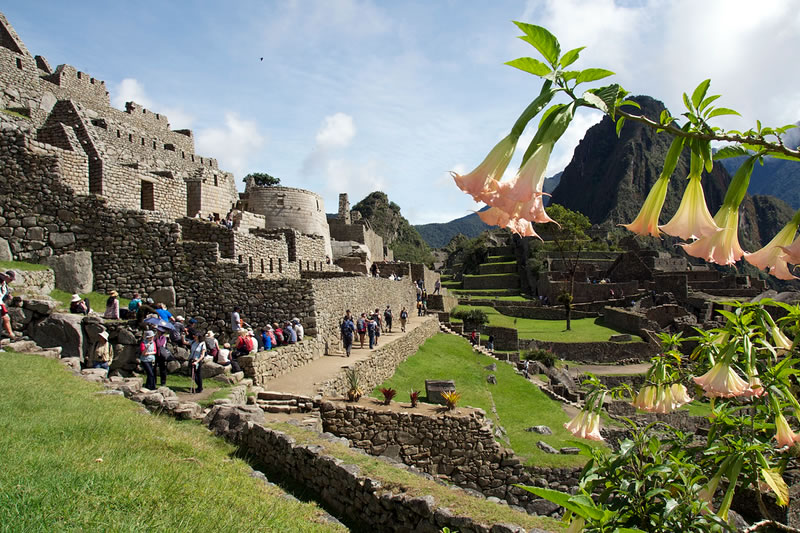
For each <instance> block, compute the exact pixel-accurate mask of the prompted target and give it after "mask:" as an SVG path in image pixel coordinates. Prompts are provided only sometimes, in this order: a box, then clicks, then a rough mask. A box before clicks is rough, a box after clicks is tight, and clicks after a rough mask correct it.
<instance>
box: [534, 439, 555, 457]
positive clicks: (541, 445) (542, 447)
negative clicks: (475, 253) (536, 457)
mask: <svg viewBox="0 0 800 533" xmlns="http://www.w3.org/2000/svg"><path fill="white" fill-rule="evenodd" d="M536 446H538V447H539V449H540V450H542V451H543V452H544V453H554V454H556V453H558V450H556V449H555V448H553V447H552V446H550V445H549V444H547V443H546V442H544V441H543V440H540V441H539V442H537V443H536Z"/></svg>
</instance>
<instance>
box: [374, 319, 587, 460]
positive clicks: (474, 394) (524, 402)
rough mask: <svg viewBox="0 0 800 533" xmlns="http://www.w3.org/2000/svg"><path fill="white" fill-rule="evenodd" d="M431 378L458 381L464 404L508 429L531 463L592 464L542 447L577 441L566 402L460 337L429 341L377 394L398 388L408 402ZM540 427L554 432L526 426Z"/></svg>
mask: <svg viewBox="0 0 800 533" xmlns="http://www.w3.org/2000/svg"><path fill="white" fill-rule="evenodd" d="M492 363H497V370H496V371H493V372H490V371H488V370H486V369H484V367H485V366H488V365H490V364H492ZM489 374H494V375H495V376H496V377H497V385H490V384H488V383H487V382H486V377H487V376H488V375H489ZM426 379H452V380H454V381H455V384H456V390H457V391H458V392H459V393H461V401H460V402H459V405H464V406H467V405H468V406H472V407H480V408H481V409H483V410H484V411H486V415H487V416H488V417H490V418H492V419H493V420H494V421H495V423H499V424H500V425H501V426H503V427H504V428H505V430H506V432H507V434H508V438H509V440H510V442H511V447H512V448H513V450H514V451H515V452H516V453H517V455H519V456H520V457H521V458H523V459H524V460H525V461H526V464H529V465H537V466H577V465H583V464H584V463H585V462H586V459H585V458H584V457H582V456H577V455H551V454H546V453H544V452H543V451H542V450H540V449H539V448H538V447H537V446H536V443H537V441H539V440H543V441H544V442H547V443H548V444H550V445H551V446H554V447H556V448H559V447H563V446H570V445H571V444H570V443H571V442H574V440H575V438H574V437H573V436H572V435H571V434H570V433H568V432H567V431H566V430H565V429H564V426H563V424H564V422H567V421H568V420H569V417H568V416H567V415H566V413H564V411H563V410H562V409H561V406H560V404H558V403H557V402H554V401H553V400H551V399H550V398H548V397H547V396H545V395H544V393H543V392H542V391H540V390H539V388H538V387H537V386H536V385H534V384H533V383H531V382H529V381H527V380H525V379H524V378H523V377H522V376H520V375H518V374H516V372H515V371H514V369H513V368H512V366H511V365H508V364H505V363H501V362H498V361H496V360H495V359H492V358H490V357H487V356H484V355H478V354H476V353H475V352H473V351H472V347H471V346H470V344H469V342H468V341H467V340H466V339H463V338H460V337H457V336H455V335H446V334H439V335H436V336H435V337H432V338H430V339H428V341H426V342H425V344H423V345H422V347H420V349H419V351H417V353H416V354H414V355H412V356H411V357H409V358H408V359H406V361H404V362H403V363H402V364H401V365H400V366H399V367H398V368H397V371H396V372H395V374H394V376H392V378H391V379H389V380H388V381H386V382H384V383H383V384H381V385H380V386H379V387H377V388H376V389H375V390H374V391H373V393H372V395H373V396H374V397H376V398H380V399H382V398H383V395H382V394H381V392H380V389H381V388H382V387H391V388H393V389H395V390H397V396H396V397H395V398H396V400H397V401H400V402H408V401H410V400H409V394H408V393H409V390H410V389H412V388H414V389H416V390H422V392H423V394H424V392H425V380H426ZM423 401H424V400H423ZM493 405H494V407H495V408H496V410H497V414H496V415H495V414H494V412H493V410H492V406H493ZM538 425H546V426H549V427H550V429H552V430H553V434H552V435H538V434H536V433H531V432H528V431H525V428H528V427H530V426H538Z"/></svg>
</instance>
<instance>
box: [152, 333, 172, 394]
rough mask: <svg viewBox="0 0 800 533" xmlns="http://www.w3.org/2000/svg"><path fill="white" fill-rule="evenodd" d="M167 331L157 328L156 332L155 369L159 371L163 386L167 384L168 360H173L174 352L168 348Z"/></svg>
mask: <svg viewBox="0 0 800 533" xmlns="http://www.w3.org/2000/svg"><path fill="white" fill-rule="evenodd" d="M168 338H169V337H168V335H167V332H166V330H165V329H164V328H157V332H156V362H155V365H154V366H153V371H154V372H157V373H158V377H159V378H160V379H161V386H162V387H165V386H166V385H167V362H168V361H172V359H173V357H172V352H170V351H169V348H167V339H168Z"/></svg>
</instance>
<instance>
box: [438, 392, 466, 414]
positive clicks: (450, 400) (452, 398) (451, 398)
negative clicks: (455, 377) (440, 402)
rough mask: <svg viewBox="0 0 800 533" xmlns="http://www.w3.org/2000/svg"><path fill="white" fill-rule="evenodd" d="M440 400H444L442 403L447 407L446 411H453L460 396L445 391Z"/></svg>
mask: <svg viewBox="0 0 800 533" xmlns="http://www.w3.org/2000/svg"><path fill="white" fill-rule="evenodd" d="M442 398H444V403H445V405H447V409H449V410H453V409H455V408H456V405H458V400H460V399H461V394H460V393H458V392H456V391H446V392H443V393H442Z"/></svg>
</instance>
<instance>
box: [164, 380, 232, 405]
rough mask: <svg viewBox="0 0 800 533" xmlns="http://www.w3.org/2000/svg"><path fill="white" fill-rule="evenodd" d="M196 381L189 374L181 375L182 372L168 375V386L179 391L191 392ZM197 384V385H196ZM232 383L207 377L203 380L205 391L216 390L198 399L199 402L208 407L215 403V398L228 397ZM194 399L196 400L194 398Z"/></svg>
mask: <svg viewBox="0 0 800 533" xmlns="http://www.w3.org/2000/svg"><path fill="white" fill-rule="evenodd" d="M193 384H194V381H192V378H191V377H189V376H181V375H180V374H169V375H168V376H167V387H169V388H170V389H172V390H173V391H175V392H176V393H177V392H191V391H192V385H193ZM195 386H196V385H195ZM231 388H232V385H230V384H228V383H220V382H219V381H217V380H216V379H213V378H206V379H204V380H203V392H204V393H205V391H206V390H213V389H216V390H214V392H212V393H211V395H210V396H209V397H208V398H206V399H204V400H198V401H197V403H199V404H200V405H202V406H203V407H208V406H210V405H212V404H213V403H214V400H216V399H219V398H227V397H228V395H229V394H230V393H231ZM192 401H194V400H192Z"/></svg>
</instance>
